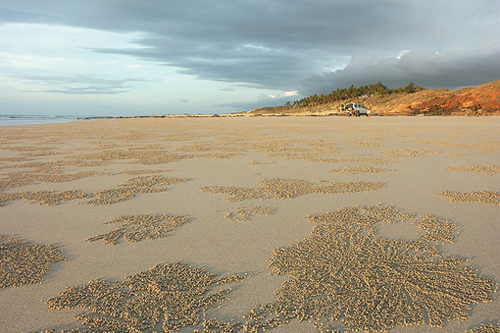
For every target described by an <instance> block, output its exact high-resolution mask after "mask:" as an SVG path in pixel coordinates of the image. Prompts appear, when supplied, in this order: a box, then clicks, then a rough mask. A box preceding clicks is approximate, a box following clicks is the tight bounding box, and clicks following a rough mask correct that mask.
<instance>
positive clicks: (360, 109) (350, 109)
mask: <svg viewBox="0 0 500 333" xmlns="http://www.w3.org/2000/svg"><path fill="white" fill-rule="evenodd" d="M340 110H341V111H342V112H346V113H348V114H349V117H351V116H356V117H359V116H361V115H365V116H367V117H368V114H369V113H370V111H369V110H368V109H367V108H366V106H364V105H363V104H361V103H347V104H342V107H341V109H340Z"/></svg>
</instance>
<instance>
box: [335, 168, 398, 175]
mask: <svg viewBox="0 0 500 333" xmlns="http://www.w3.org/2000/svg"><path fill="white" fill-rule="evenodd" d="M391 171H394V170H392V169H380V168H373V167H349V168H343V169H331V170H328V172H335V173H353V174H356V173H384V172H391Z"/></svg>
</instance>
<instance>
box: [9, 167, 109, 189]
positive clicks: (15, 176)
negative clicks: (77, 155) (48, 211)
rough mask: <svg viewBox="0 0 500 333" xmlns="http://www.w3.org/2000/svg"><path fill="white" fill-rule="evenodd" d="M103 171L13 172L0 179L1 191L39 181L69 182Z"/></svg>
mask: <svg viewBox="0 0 500 333" xmlns="http://www.w3.org/2000/svg"><path fill="white" fill-rule="evenodd" d="M100 174H101V173H99V172H96V171H81V172H77V173H72V174H63V173H59V172H54V171H52V173H50V174H37V173H27V172H11V173H7V174H4V175H3V176H4V177H3V178H2V179H0V191H4V190H7V189H11V188H15V187H20V186H26V185H33V184H38V183H41V182H43V183H62V182H69V181H72V180H76V179H81V178H85V177H90V176H95V175H100Z"/></svg>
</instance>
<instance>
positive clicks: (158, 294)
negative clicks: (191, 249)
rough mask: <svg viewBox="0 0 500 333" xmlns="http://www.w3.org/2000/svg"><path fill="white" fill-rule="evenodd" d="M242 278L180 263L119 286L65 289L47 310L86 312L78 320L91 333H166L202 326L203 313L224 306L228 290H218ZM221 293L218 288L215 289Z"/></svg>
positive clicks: (159, 267)
mask: <svg viewBox="0 0 500 333" xmlns="http://www.w3.org/2000/svg"><path fill="white" fill-rule="evenodd" d="M244 278H245V276H242V275H231V276H227V277H222V278H218V277H217V276H215V275H214V274H212V273H209V272H207V271H205V270H204V269H201V268H195V267H190V266H187V265H185V264H182V263H171V264H165V265H157V266H155V267H153V268H151V269H150V270H148V271H144V272H140V273H137V274H134V275H131V276H128V277H126V278H124V280H123V281H118V282H108V281H103V280H93V281H90V282H89V283H88V284H87V285H85V286H75V287H70V288H67V289H66V290H65V291H64V292H62V293H60V294H59V296H57V297H54V298H51V299H49V300H48V301H47V304H48V306H49V308H50V309H51V310H61V309H73V308H84V309H88V310H90V311H91V313H89V314H75V318H76V320H79V321H81V323H82V324H83V325H84V326H86V327H89V328H91V329H92V332H144V331H148V332H150V331H151V332H156V327H157V325H161V327H162V330H163V331H164V332H174V331H177V330H179V329H182V328H185V327H192V326H197V325H200V324H202V322H203V318H204V314H205V312H206V311H207V310H209V309H211V308H214V307H215V306H216V305H218V304H220V303H222V302H224V301H226V300H227V299H228V294H229V293H230V292H231V289H230V288H228V289H223V290H219V291H215V290H214V289H215V287H216V286H217V285H225V284H227V283H232V282H237V281H240V280H242V279H244ZM219 289H220V288H219Z"/></svg>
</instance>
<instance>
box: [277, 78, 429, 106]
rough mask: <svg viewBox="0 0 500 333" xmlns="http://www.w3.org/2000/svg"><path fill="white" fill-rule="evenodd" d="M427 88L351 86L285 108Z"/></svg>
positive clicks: (411, 83)
mask: <svg viewBox="0 0 500 333" xmlns="http://www.w3.org/2000/svg"><path fill="white" fill-rule="evenodd" d="M425 89H426V88H423V87H419V86H417V85H415V84H414V83H413V82H410V83H409V84H408V85H407V86H406V87H399V88H393V89H391V88H388V87H387V86H385V85H384V84H383V83H382V82H378V83H375V84H370V85H366V86H360V87H355V86H354V85H351V86H350V87H349V88H339V89H336V90H333V91H332V92H330V93H329V94H326V95H325V94H320V95H318V94H314V95H311V96H309V97H304V98H302V99H300V100H296V101H293V102H287V103H286V104H285V108H287V109H291V108H301V107H306V106H316V105H320V104H327V103H333V102H338V101H346V100H352V99H356V98H366V97H368V96H387V95H391V94H412V93H415V92H418V91H422V90H425Z"/></svg>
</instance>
